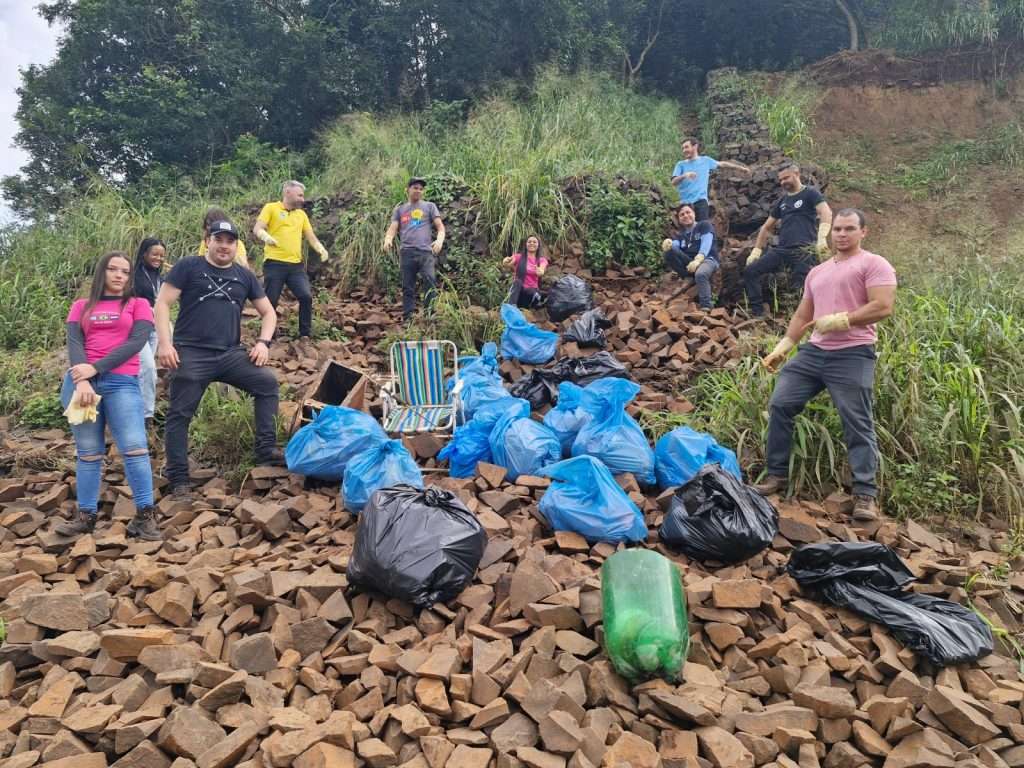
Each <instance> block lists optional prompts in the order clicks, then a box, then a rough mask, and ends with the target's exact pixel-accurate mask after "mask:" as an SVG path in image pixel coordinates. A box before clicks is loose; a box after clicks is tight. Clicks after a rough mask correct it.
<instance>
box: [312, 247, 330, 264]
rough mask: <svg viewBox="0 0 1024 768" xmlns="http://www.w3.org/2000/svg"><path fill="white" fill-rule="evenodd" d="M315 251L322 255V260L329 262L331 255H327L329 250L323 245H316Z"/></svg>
mask: <svg viewBox="0 0 1024 768" xmlns="http://www.w3.org/2000/svg"><path fill="white" fill-rule="evenodd" d="M313 250H314V251H316V252H317V253H319V254H320V258H321V259H322V260H323V261H327V259H328V258H330V254H328V253H327V249H326V248H324V244H323V243H317V244H316V245H314V246H313Z"/></svg>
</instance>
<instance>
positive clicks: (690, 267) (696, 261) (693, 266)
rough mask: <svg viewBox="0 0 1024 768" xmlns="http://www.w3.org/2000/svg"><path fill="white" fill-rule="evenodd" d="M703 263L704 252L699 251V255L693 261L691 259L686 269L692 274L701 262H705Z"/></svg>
mask: <svg viewBox="0 0 1024 768" xmlns="http://www.w3.org/2000/svg"><path fill="white" fill-rule="evenodd" d="M703 263H704V254H703V253H698V254H697V257H696V258H695V259H694V260H693V261H691V262H690V263H689V264H687V265H686V271H687V272H689V273H690V274H691V275H692V274H693V273H694V272H696V271H697V268H698V267H699V266H700V265H701V264H703Z"/></svg>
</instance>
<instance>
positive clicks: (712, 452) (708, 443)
mask: <svg viewBox="0 0 1024 768" xmlns="http://www.w3.org/2000/svg"><path fill="white" fill-rule="evenodd" d="M705 464H720V465H721V466H722V469H724V470H725V471H726V472H731V473H732V474H733V475H735V476H736V479H737V480H742V479H743V477H742V475H741V474H740V463H739V462H738V461H737V460H736V454H735V453H733V452H732V451H730V450H729V449H728V448H723V447H722V446H721V445H719V444H718V443H717V442H715V438H713V437H712V436H711V435H708V434H705V433H704V432H696V431H694V430H692V429H690V428H689V427H678V428H676V429H673V430H672V431H671V432H669V433H668V434H667V435H663V436H662V438H661V439H660V440H659V441H658V443H657V445H655V446H654V473H655V474H656V475H657V476H658V485H659V486H660V487H661V488H662V489H665V488H671V487H673V486H676V485H685V484H686V483H688V482H690V480H692V479H693V478H694V476H695V475H696V474H697V473H698V472H700V468H701V467H703V466H704V465H705Z"/></svg>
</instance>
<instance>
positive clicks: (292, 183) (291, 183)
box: [281, 179, 306, 195]
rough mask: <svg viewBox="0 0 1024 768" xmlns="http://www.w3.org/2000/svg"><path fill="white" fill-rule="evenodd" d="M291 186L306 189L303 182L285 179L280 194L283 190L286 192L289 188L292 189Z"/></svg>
mask: <svg viewBox="0 0 1024 768" xmlns="http://www.w3.org/2000/svg"><path fill="white" fill-rule="evenodd" d="M293 187H298V188H299V189H301V190H302V191H303V192H305V191H306V185H305V184H303V183H302V182H301V181H295V179H292V180H291V181H286V182H285V183H284V184H282V185H281V194H282V195H283V194H284V193H285V192H287V191H288V190H289V189H292V188H293Z"/></svg>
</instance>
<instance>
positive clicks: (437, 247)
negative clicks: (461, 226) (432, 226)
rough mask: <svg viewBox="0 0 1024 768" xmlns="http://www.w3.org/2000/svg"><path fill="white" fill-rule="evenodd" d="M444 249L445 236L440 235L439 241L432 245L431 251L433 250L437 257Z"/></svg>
mask: <svg viewBox="0 0 1024 768" xmlns="http://www.w3.org/2000/svg"><path fill="white" fill-rule="evenodd" d="M442 248H444V235H438V236H437V240H435V241H434V242H432V243H431V244H430V250H432V251H433V252H434V255H435V256H436V255H437V254H439V253H440V252H441V249H442Z"/></svg>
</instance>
